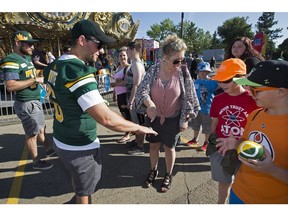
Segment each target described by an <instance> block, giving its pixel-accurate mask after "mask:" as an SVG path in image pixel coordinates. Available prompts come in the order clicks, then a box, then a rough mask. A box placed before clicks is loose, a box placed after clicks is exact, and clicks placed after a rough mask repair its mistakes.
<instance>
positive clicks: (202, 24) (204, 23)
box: [131, 12, 288, 45]
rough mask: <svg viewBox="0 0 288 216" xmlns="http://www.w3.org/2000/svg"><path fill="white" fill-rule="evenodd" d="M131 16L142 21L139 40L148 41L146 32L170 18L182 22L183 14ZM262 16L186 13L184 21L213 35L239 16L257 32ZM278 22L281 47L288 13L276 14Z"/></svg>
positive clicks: (138, 34)
mask: <svg viewBox="0 0 288 216" xmlns="http://www.w3.org/2000/svg"><path fill="white" fill-rule="evenodd" d="M131 15H132V17H133V20H134V22H136V21H137V20H140V26H139V29H138V32H137V35H136V37H137V38H146V39H148V38H149V37H148V36H147V35H146V32H147V30H149V29H150V26H151V25H153V24H156V23H158V24H160V22H161V21H163V20H164V19H165V18H170V19H171V20H172V21H173V22H174V24H178V23H180V22H181V12H169V13H167V12H152V13H151V12H132V13H131ZM261 15H262V12H250V13H245V12H233V13H232V12H225V13H224V12H184V20H189V21H192V22H194V23H195V24H196V26H197V27H198V28H202V29H203V30H204V31H209V32H210V33H211V34H213V32H214V31H216V30H217V27H218V26H221V25H222V24H223V22H225V21H226V20H227V19H230V18H233V17H237V16H238V17H248V20H247V22H248V23H249V24H252V31H254V32H255V31H256V28H255V24H256V23H257V21H258V18H259V17H260V16H261ZM276 20H278V24H277V25H275V26H274V28H283V31H282V34H283V37H282V38H280V39H279V40H278V42H277V45H279V44H280V43H282V42H283V40H285V39H286V38H288V30H287V27H288V22H287V20H288V12H285V13H284V12H276V13H275V21H276Z"/></svg>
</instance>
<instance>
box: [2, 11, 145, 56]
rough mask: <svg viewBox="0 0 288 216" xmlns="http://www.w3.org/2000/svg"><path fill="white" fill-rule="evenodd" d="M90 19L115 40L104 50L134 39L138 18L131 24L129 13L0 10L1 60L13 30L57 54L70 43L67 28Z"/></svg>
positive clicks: (7, 48)
mask: <svg viewBox="0 0 288 216" xmlns="http://www.w3.org/2000/svg"><path fill="white" fill-rule="evenodd" d="M83 19H90V20H92V21H94V22H97V23H99V24H100V26H101V27H102V28H103V30H104V31H105V32H106V34H107V35H109V36H111V37H113V38H115V39H116V42H115V43H114V44H111V45H109V46H108V47H107V49H112V48H118V47H121V46H125V45H126V44H127V43H129V42H130V41H132V40H134V39H135V36H136V33H137V30H138V27H139V24H140V21H137V22H136V23H134V21H133V19H132V16H131V14H130V13H126V12H121V13H113V12H33V13H32V12H31V13H30V12H27V13H25V12H1V13H0V59H2V58H3V57H5V56H6V55H8V54H9V53H11V52H12V44H11V41H10V38H11V36H12V34H13V32H15V31H17V30H25V31H28V32H30V33H31V34H32V36H33V38H36V39H38V40H39V41H40V43H41V44H42V46H43V47H45V48H46V49H47V50H49V51H50V52H52V53H53V54H54V55H56V56H60V55H61V53H62V50H63V47H64V46H65V45H69V44H70V30H71V28H72V27H73V25H74V24H75V23H76V22H78V21H79V20H83Z"/></svg>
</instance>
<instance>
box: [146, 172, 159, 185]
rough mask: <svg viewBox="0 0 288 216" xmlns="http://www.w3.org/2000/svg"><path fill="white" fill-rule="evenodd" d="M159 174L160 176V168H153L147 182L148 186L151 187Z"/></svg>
mask: <svg viewBox="0 0 288 216" xmlns="http://www.w3.org/2000/svg"><path fill="white" fill-rule="evenodd" d="M157 176H158V170H157V169H156V170H155V169H154V170H151V171H150V173H149V175H148V177H147V179H146V182H145V183H146V187H150V186H151V185H152V184H153V182H154V181H155V178H157Z"/></svg>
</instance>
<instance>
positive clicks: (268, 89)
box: [249, 86, 278, 97]
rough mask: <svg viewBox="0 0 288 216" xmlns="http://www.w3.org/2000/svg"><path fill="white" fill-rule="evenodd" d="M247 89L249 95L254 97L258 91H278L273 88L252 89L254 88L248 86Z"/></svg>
mask: <svg viewBox="0 0 288 216" xmlns="http://www.w3.org/2000/svg"><path fill="white" fill-rule="evenodd" d="M249 89H250V92H251V94H252V95H253V96H254V97H256V94H257V92H260V91H271V90H276V89H278V88H275V87H266V86H264V87H257V88H254V87H252V86H249Z"/></svg>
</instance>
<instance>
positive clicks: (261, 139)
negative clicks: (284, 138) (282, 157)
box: [248, 131, 274, 160]
mask: <svg viewBox="0 0 288 216" xmlns="http://www.w3.org/2000/svg"><path fill="white" fill-rule="evenodd" d="M248 140H253V141H254V142H257V143H259V144H261V145H262V146H263V147H265V148H266V149H267V150H268V151H269V153H270V155H271V157H272V159H273V160H274V150H273V146H272V144H271V142H270V140H269V138H268V137H267V136H266V135H265V134H264V133H262V132H259V131H251V133H250V134H249V136H248Z"/></svg>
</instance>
